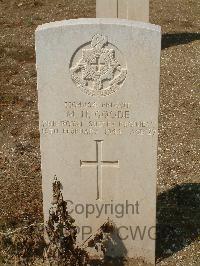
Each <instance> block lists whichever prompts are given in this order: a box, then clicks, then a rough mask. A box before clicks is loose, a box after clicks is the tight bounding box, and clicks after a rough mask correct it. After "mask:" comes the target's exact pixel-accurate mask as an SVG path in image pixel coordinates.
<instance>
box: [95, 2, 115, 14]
mask: <svg viewBox="0 0 200 266" xmlns="http://www.w3.org/2000/svg"><path fill="white" fill-rule="evenodd" d="M117 3H118V2H117V0H96V17H97V18H117Z"/></svg>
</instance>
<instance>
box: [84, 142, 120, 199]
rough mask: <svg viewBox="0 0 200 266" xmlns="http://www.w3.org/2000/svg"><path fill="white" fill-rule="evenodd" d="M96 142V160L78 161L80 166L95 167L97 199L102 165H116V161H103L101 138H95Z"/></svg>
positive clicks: (100, 184)
mask: <svg viewBox="0 0 200 266" xmlns="http://www.w3.org/2000/svg"><path fill="white" fill-rule="evenodd" d="M95 142H96V160H95V161H80V166H81V167H91V166H92V167H96V173H97V200H100V199H102V167H105V166H109V167H117V168H119V160H118V161H104V160H103V158H102V148H103V140H95Z"/></svg>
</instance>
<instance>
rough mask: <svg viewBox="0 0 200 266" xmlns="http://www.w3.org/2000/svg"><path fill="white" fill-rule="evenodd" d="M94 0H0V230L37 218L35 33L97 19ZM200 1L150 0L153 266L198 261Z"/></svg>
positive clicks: (39, 197) (39, 208)
mask: <svg viewBox="0 0 200 266" xmlns="http://www.w3.org/2000/svg"><path fill="white" fill-rule="evenodd" d="M95 8H96V6H95V0H0V115H1V120H0V121H1V123H0V150H1V153H0V230H5V228H6V227H10V226H12V227H13V226H18V225H19V224H21V223H22V224H23V220H24V219H27V217H29V219H32V220H36V221H42V219H43V217H42V189H41V170H40V151H39V131H38V126H39V123H38V110H37V76H36V69H35V49H34V31H35V29H36V27H37V26H38V25H40V24H43V23H47V22H50V21H57V20H63V19H75V18H80V17H87V18H92V17H95ZM199 17H200V2H199V1H198V0H152V1H150V21H151V23H154V24H158V25H161V26H162V33H163V35H162V53H161V82H160V116H159V147H158V182H157V184H158V214H157V223H158V229H157V230H158V231H157V234H158V236H159V237H158V240H157V263H158V265H169V266H170V265H200V243H199V240H200V207H199V206H200V176H199V173H200V171H199V170H200V169H199V168H200V167H199V158H200V156H199V148H200V145H199V140H198V139H199V132H200V131H199V128H198V127H199V124H200V123H199V122H200V108H199V100H200V82H199V73H200V65H199V59H200V52H199V51H200V35H199V29H200V23H199V22H200V21H199Z"/></svg>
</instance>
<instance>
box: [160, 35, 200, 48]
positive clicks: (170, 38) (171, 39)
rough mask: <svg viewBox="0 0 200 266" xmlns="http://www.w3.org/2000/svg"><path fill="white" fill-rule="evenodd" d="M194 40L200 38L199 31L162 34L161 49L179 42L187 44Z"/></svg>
mask: <svg viewBox="0 0 200 266" xmlns="http://www.w3.org/2000/svg"><path fill="white" fill-rule="evenodd" d="M196 40H200V33H195V32H194V33H190V32H182V33H166V34H163V35H162V49H166V48H169V47H171V46H176V45H180V44H187V43H190V42H193V41H196Z"/></svg>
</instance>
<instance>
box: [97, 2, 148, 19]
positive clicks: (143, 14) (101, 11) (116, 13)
mask: <svg viewBox="0 0 200 266" xmlns="http://www.w3.org/2000/svg"><path fill="white" fill-rule="evenodd" d="M96 17H97V18H122V19H130V20H137V21H143V22H149V0H96Z"/></svg>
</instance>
